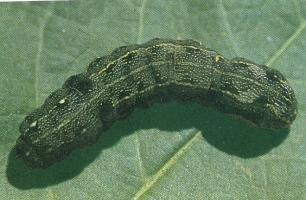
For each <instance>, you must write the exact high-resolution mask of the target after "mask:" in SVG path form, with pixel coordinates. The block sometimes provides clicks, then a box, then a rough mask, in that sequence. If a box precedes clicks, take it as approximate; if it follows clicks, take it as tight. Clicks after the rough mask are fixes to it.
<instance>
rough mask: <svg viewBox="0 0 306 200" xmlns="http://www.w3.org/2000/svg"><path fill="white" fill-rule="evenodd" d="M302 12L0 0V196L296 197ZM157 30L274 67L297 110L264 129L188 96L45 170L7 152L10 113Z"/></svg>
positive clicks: (302, 164) (260, 6) (274, 6)
mask: <svg viewBox="0 0 306 200" xmlns="http://www.w3.org/2000/svg"><path fill="white" fill-rule="evenodd" d="M305 13H306V7H305V1H303V0H296V1H276V0H275V1H273V0H272V1H264V0H259V1H213V0H207V1H175V0H167V1H166V0H159V1H158V0H152V1H137V0H132V1H71V2H44V3H38V2H35V3H1V7H0V20H1V21H0V26H1V28H0V41H1V45H0V55H1V56H0V60H1V62H0V63H1V64H0V65H1V66H0V81H1V87H0V92H1V96H0V100H1V101H0V102H1V108H2V109H1V110H0V118H1V120H0V127H1V130H2V132H1V137H0V142H1V143H0V155H1V156H0V158H1V159H0V161H1V163H0V169H1V176H0V179H1V181H0V182H1V183H2V184H0V191H1V192H0V196H1V197H2V198H3V199H303V198H305V196H306V190H305V188H306V181H305V180H306V170H305V169H306V151H305V144H306V134H305V133H306V130H305V127H306V126H305V117H306V113H305V108H306V98H305V97H306V92H305V91H306V90H305V87H306V85H305V84H306V82H305V77H306V67H305V63H306V57H305V49H306V34H305V33H306V20H305V19H306V16H305ZM156 37H160V38H172V39H194V40H197V41H200V42H202V43H203V44H204V45H205V46H207V47H210V48H213V49H214V50H216V51H217V52H219V53H221V54H222V55H224V56H225V57H227V58H232V57H245V58H247V59H250V60H252V61H254V62H257V63H260V64H266V65H268V66H270V67H273V68H276V69H278V70H280V71H281V72H282V73H283V74H284V75H285V77H287V79H288V80H289V82H290V84H291V85H292V87H293V88H294V90H295V93H296V96H297V98H298V103H299V104H298V108H299V113H298V116H297V119H296V120H295V121H294V123H293V124H292V126H291V128H290V130H284V131H278V132H269V131H263V130H260V129H256V128H254V127H250V126H248V125H247V124H244V123H241V122H238V121H236V120H235V119H232V118H230V117H228V116H223V115H222V114H220V113H218V112H217V111H215V110H213V109H212V108H207V107H203V106H200V105H197V104H184V105H183V104H179V103H177V102H172V103H166V104H155V105H153V106H152V107H150V108H149V109H145V110H136V111H134V112H133V114H132V115H131V116H129V117H128V118H127V119H125V120H122V121H118V122H116V123H115V124H114V125H113V126H112V128H111V129H110V130H109V131H107V132H105V133H103V134H102V136H101V137H100V139H99V141H98V142H97V143H96V144H94V145H93V146H91V147H88V148H84V149H79V150H76V151H74V152H73V153H72V154H71V155H69V156H68V157H67V158H66V159H65V160H63V161H62V162H60V163H57V164H55V165H53V166H52V167H50V168H48V169H45V170H42V169H30V168H28V167H26V166H25V164H24V163H23V162H22V161H21V160H19V159H17V158H15V153H14V146H15V141H16V139H17V137H18V136H19V134H20V133H19V131H18V128H19V124H20V122H21V121H22V119H23V118H24V117H25V116H26V115H27V113H29V112H30V111H31V110H33V109H34V108H36V107H39V106H40V105H41V104H42V103H43V102H44V100H45V98H46V97H47V96H48V95H49V94H50V93H51V92H52V91H54V90H55V89H57V88H59V87H61V85H62V84H63V82H64V81H65V80H66V79H67V78H68V77H69V76H71V75H73V74H77V73H81V72H83V71H84V70H85V68H86V66H87V65H88V64H89V63H90V61H92V60H93V59H94V58H95V57H98V56H102V55H107V54H110V53H111V52H112V50H113V49H115V48H117V47H119V46H123V45H128V44H134V43H143V42H146V41H148V40H150V39H152V38H156Z"/></svg>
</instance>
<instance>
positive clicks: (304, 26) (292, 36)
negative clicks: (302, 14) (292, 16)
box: [266, 21, 306, 66]
mask: <svg viewBox="0 0 306 200" xmlns="http://www.w3.org/2000/svg"><path fill="white" fill-rule="evenodd" d="M305 28H306V21H304V22H303V23H302V24H301V25H300V26H299V27H298V28H297V29H296V31H295V32H294V33H293V34H292V35H291V37H290V38H289V39H288V40H287V41H286V42H285V43H284V44H283V45H282V46H281V47H280V49H279V50H278V51H277V52H276V54H274V56H272V58H271V59H270V60H269V61H268V62H267V63H266V65H267V66H271V65H272V64H273V63H274V62H275V60H276V59H277V58H278V57H280V55H281V54H282V53H283V52H284V51H285V50H286V49H287V48H288V46H289V45H290V44H291V43H292V42H293V41H294V40H295V39H296V38H297V37H298V36H299V35H300V34H301V32H302V31H303V30H304V29H305Z"/></svg>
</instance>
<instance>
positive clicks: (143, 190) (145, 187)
mask: <svg viewBox="0 0 306 200" xmlns="http://www.w3.org/2000/svg"><path fill="white" fill-rule="evenodd" d="M200 135H201V132H200V131H198V132H197V133H196V134H195V135H194V136H193V137H192V138H191V139H190V140H189V141H188V142H187V143H186V144H185V145H184V146H182V147H181V148H180V149H179V150H178V151H177V153H176V154H174V155H173V156H172V157H171V159H170V160H169V161H168V162H167V163H166V164H165V165H164V166H163V167H162V168H161V169H160V170H159V171H158V172H157V173H156V174H155V176H154V177H153V178H152V180H151V181H150V182H148V183H146V184H145V185H143V186H142V188H140V190H139V191H138V192H137V193H136V194H135V196H134V197H133V199H134V200H137V199H140V198H141V196H142V195H144V194H145V193H146V192H147V191H148V190H149V189H150V188H152V187H153V186H154V184H155V183H156V182H157V181H158V180H159V179H160V178H161V177H163V176H164V175H165V174H166V173H167V172H168V170H169V169H170V168H171V167H172V166H173V165H174V164H176V163H177V161H178V160H179V159H180V158H181V157H182V156H183V155H184V154H185V153H186V152H187V150H188V149H189V148H190V146H191V145H192V143H193V142H194V141H195V140H196V139H197V138H198V137H199V136H200Z"/></svg>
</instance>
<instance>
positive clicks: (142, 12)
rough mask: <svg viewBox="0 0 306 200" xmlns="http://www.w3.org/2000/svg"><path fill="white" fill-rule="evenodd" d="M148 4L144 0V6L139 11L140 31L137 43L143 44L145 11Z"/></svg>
mask: <svg viewBox="0 0 306 200" xmlns="http://www.w3.org/2000/svg"><path fill="white" fill-rule="evenodd" d="M146 3H147V1H146V0H143V1H142V5H141V7H140V10H139V30H138V39H137V43H138V44H139V43H141V42H142V39H143V38H142V34H143V18H144V10H145V7H146Z"/></svg>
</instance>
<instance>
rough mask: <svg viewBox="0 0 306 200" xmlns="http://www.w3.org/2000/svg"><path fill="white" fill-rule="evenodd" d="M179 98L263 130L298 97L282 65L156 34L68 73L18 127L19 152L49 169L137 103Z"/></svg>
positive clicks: (286, 119)
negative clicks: (78, 71) (276, 66)
mask: <svg viewBox="0 0 306 200" xmlns="http://www.w3.org/2000/svg"><path fill="white" fill-rule="evenodd" d="M171 100H177V101H179V102H183V103H191V102H196V103H199V104H202V105H204V106H212V107H213V108H215V109H217V110H218V111H220V112H222V113H224V114H227V115H231V116H234V117H236V118H239V119H242V120H244V121H246V122H248V123H249V124H252V125H254V126H256V127H259V128H263V129H271V130H275V129H284V128H288V126H289V125H290V124H291V123H292V121H293V120H294V119H295V117H296V114H297V99H296V97H295V95H294V91H293V89H292V88H291V87H290V86H289V84H288V82H287V80H286V79H285V77H284V76H283V75H282V74H281V73H280V72H279V71H277V70H275V69H272V68H269V67H267V66H264V65H258V64H255V63H254V62H251V61H248V60H246V59H244V58H233V59H226V58H224V57H223V56H222V55H220V54H218V53H217V52H215V51H213V50H211V49H208V48H205V47H204V46H202V45H201V44H200V43H198V42H196V41H193V40H171V39H158V38H156V39H153V40H150V41H148V42H147V43H144V44H140V45H139V44H133V45H129V46H122V47H119V48H117V49H115V50H114V51H113V52H112V53H111V54H110V55H108V56H102V57H99V58H96V59H95V60H93V61H92V62H91V63H90V64H89V65H88V67H87V69H86V71H85V72H84V73H81V74H77V75H73V76H71V77H70V78H68V79H67V80H66V81H65V83H64V84H63V86H62V88H60V89H57V90H56V91H54V92H52V93H51V94H50V96H49V97H47V99H46V100H45V102H44V104H43V105H42V106H41V107H40V108H37V109H35V110H33V111H32V112H30V113H29V114H28V115H27V116H26V117H25V119H24V120H23V122H22V123H21V125H20V128H19V131H20V133H21V135H20V136H19V138H18V139H17V142H16V155H17V157H19V158H21V159H22V160H24V161H25V163H26V164H27V165H28V166H30V167H33V168H47V167H50V166H51V165H52V164H54V163H56V162H58V161H60V160H62V159H64V158H65V157H66V156H67V155H68V154H69V153H71V152H72V151H73V150H74V149H77V148H81V147H85V146H89V145H91V144H93V143H94V142H95V141H96V140H97V139H98V137H99V135H100V134H101V132H102V131H97V127H102V129H103V131H107V130H108V129H109V128H110V126H111V125H112V124H113V123H114V122H115V121H116V120H119V119H124V118H125V117H127V116H128V115H129V114H130V113H131V112H132V111H133V110H134V108H136V107H138V108H147V107H149V106H150V105H152V104H153V103H155V102H159V103H161V102H168V101H171Z"/></svg>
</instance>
